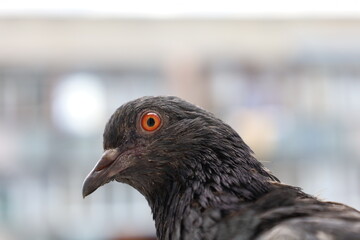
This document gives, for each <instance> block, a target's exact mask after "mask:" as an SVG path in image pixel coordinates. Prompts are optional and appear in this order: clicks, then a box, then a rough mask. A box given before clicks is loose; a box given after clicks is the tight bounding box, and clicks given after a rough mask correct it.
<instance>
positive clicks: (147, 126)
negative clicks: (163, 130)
mask: <svg viewBox="0 0 360 240" xmlns="http://www.w3.org/2000/svg"><path fill="white" fill-rule="evenodd" d="M160 124H161V118H160V117H159V116H158V115H157V114H156V113H152V112H150V113H146V114H145V115H144V116H142V118H141V127H142V128H143V129H144V130H145V131H148V132H152V131H155V130H156V129H158V128H159V127H160Z"/></svg>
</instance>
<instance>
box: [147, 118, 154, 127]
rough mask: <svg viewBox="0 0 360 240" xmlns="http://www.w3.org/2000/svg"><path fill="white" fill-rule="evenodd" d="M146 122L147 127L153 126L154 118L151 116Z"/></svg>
mask: <svg viewBox="0 0 360 240" xmlns="http://www.w3.org/2000/svg"><path fill="white" fill-rule="evenodd" d="M146 123H147V125H148V126H149V127H153V126H154V125H155V120H154V119H153V118H149V119H148V120H147V122H146Z"/></svg>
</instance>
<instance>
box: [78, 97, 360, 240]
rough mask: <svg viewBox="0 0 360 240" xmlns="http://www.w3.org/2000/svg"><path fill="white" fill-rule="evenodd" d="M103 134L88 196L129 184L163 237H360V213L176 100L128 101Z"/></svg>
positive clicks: (87, 182)
mask: <svg viewBox="0 0 360 240" xmlns="http://www.w3.org/2000/svg"><path fill="white" fill-rule="evenodd" d="M103 137H104V145H103V147H104V154H103V156H102V158H101V159H100V160H99V162H98V163H97V164H96V166H95V167H94V169H93V170H92V171H91V172H90V174H89V175H88V176H87V178H86V179H85V182H84V186H83V196H84V197H85V196H87V195H89V194H91V193H92V192H93V191H95V190H96V189H97V188H98V187H100V186H101V185H104V184H106V183H108V182H110V181H113V180H116V181H118V182H122V183H126V184H129V185H131V186H132V187H134V188H135V189H137V190H138V191H139V192H140V193H141V194H142V195H144V197H145V198H146V200H147V201H148V203H149V206H150V207H151V210H152V213H153V218H154V220H155V226H156V231H157V237H158V239H160V240H177V239H183V240H187V239H193V240H197V239H199V240H200V239H208V240H212V239H214V240H215V239H218V240H228V239H237V240H238V239H239V240H240V239H241V240H248V239H249V240H250V239H261V240H270V239H294V240H295V239H296V240H297V239H309V240H313V239H314V240H315V239H321V240H327V239H329V240H330V239H354V240H355V239H360V212H359V211H357V210H355V209H353V208H351V207H348V206H345V205H343V204H339V203H333V202H323V201H320V200H318V199H316V198H315V197H313V196H311V195H308V194H306V193H304V192H302V191H301V189H300V188H297V187H293V186H289V185H285V184H282V183H280V181H279V180H278V179H277V178H276V177H275V176H274V175H272V174H271V173H270V172H269V171H268V170H267V169H265V168H264V166H263V165H262V164H261V163H260V162H259V161H257V160H256V158H255V157H254V156H253V152H252V151H251V149H250V148H249V147H248V146H247V145H246V144H245V143H244V141H243V140H242V139H241V137H240V136H239V135H238V134H237V133H236V132H235V131H234V130H233V129H232V128H231V127H230V126H229V125H227V124H225V123H224V122H223V121H221V120H220V119H218V118H216V117H215V116H214V115H213V114H211V113H209V112H207V111H205V110H203V109H201V108H199V107H197V106H195V105H193V104H190V103H188V102H186V101H184V100H181V99H179V98H177V97H143V98H139V99H136V100H134V101H131V102H128V103H126V104H124V105H123V106H121V107H119V108H118V109H117V110H116V111H115V113H114V114H113V115H112V116H111V118H110V120H109V121H108V123H107V125H106V127H105V131H104V135H103Z"/></svg>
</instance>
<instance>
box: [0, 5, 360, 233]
mask: <svg viewBox="0 0 360 240" xmlns="http://www.w3.org/2000/svg"><path fill="white" fill-rule="evenodd" d="M359 17H360V5H359V3H358V2H357V1H342V2H341V4H340V3H339V2H338V1H337V2H335V1H309V0H306V1H300V2H297V3H293V2H291V1H280V0H277V1H265V0H256V1H251V2H250V1H229V0H224V1H196V2H194V1H188V0H186V1H145V0H136V1H128V2H125V1H114V0H112V1H105V0H104V1H98V2H94V1H91V2H88V1H79V0H77V1H69V0H67V1H59V2H56V3H54V2H50V1H41V0H38V1H34V0H32V1H25V0H12V1H6V0H5V1H4V0H0V239H1V240H22V239H39V240H42V239H44V240H45V239H59V240H65V239H66V240H68V239H69V240H70V239H79V240H80V239H94V240H95V239H151V238H153V237H154V236H155V230H154V224H153V222H152V218H151V213H150V209H149V207H148V206H147V203H146V201H145V199H144V198H143V197H142V196H141V195H140V194H139V193H137V192H136V191H135V190H133V189H131V188H129V187H127V186H126V185H123V184H119V183H112V184H108V185H106V186H104V187H103V188H101V189H99V190H98V191H96V192H95V194H93V195H91V196H90V197H88V198H86V199H85V200H83V199H82V196H81V186H82V181H83V179H84V178H85V176H86V174H87V173H88V172H89V171H90V170H91V168H92V167H93V166H94V164H95V163H96V161H97V160H98V158H99V157H100V156H101V154H102V131H103V128H104V125H105V123H106V121H107V119H108V118H109V116H110V115H111V114H112V112H113V111H114V110H115V109H116V108H117V107H118V106H120V105H121V104H123V103H125V102H127V101H129V100H132V99H134V98H137V97H141V96H144V95H177V96H179V97H182V98H184V99H186V100H188V101H191V102H193V103H195V104H198V105H200V106H202V107H204V108H206V109H208V110H209V111H212V112H214V113H215V114H216V115H217V116H218V117H220V118H222V119H223V120H225V121H226V122H228V123H229V124H230V125H232V126H233V127H234V128H235V129H236V130H237V131H238V132H239V133H240V135H241V136H242V137H243V139H244V140H245V141H246V142H247V143H248V144H249V145H250V146H251V148H252V149H253V150H254V151H255V154H256V156H257V158H258V159H259V160H261V161H263V162H264V164H265V165H266V166H267V167H268V168H270V169H271V170H272V172H273V173H274V174H275V175H277V176H278V177H279V178H280V179H281V180H282V181H283V182H285V183H288V184H293V185H297V186H300V187H302V188H303V189H304V190H305V191H306V192H308V193H311V194H314V195H316V196H318V197H319V198H321V199H326V200H332V201H340V202H343V203H346V204H349V205H351V206H353V207H356V208H360V18H359Z"/></svg>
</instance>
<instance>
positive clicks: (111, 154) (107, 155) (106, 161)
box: [95, 149, 118, 172]
mask: <svg viewBox="0 0 360 240" xmlns="http://www.w3.org/2000/svg"><path fill="white" fill-rule="evenodd" d="M117 156H118V152H117V151H116V150H114V149H111V150H107V151H105V152H104V154H103V155H102V157H101V159H100V160H99V162H98V163H97V164H96V167H95V171H96V172H98V171H101V170H103V169H105V168H107V167H109V166H110V165H111V164H112V163H113V162H114V161H115V159H116V157H117Z"/></svg>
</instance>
